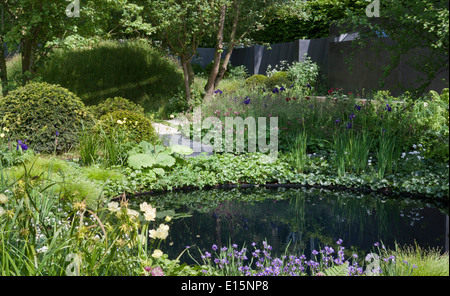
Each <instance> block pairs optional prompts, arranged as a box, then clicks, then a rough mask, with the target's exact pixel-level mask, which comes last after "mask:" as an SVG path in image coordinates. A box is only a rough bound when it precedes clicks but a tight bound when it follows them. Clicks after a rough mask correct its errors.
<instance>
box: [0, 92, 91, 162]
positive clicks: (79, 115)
mask: <svg viewBox="0 0 450 296" xmlns="http://www.w3.org/2000/svg"><path fill="white" fill-rule="evenodd" d="M0 120H1V122H2V124H1V125H2V126H3V127H7V128H9V130H10V135H11V139H17V140H22V141H23V140H25V139H26V140H27V144H28V146H30V147H31V148H32V149H33V150H35V151H36V152H46V153H52V152H54V151H56V152H63V151H67V150H69V149H70V148H71V147H73V146H74V145H75V144H76V143H77V141H78V134H79V132H80V130H81V125H82V121H85V122H90V121H92V115H91V114H90V113H89V111H88V110H87V109H86V107H85V106H84V104H83V102H82V101H81V100H80V99H79V98H78V97H77V96H76V95H74V94H73V93H71V92H70V91H68V90H67V89H65V88H63V87H61V86H59V85H51V84H48V83H29V84H27V85H26V86H24V87H20V88H18V89H16V90H15V91H12V92H11V93H10V94H9V95H8V96H7V97H5V98H4V99H2V100H1V101H0ZM57 133H58V135H57Z"/></svg>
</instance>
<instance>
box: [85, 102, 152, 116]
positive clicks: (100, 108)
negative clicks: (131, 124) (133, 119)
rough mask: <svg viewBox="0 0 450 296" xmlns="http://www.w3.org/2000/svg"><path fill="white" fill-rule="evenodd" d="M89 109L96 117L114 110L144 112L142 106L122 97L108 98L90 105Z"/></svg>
mask: <svg viewBox="0 0 450 296" xmlns="http://www.w3.org/2000/svg"><path fill="white" fill-rule="evenodd" d="M90 110H91V112H92V114H93V115H94V116H95V117H96V118H100V117H101V116H103V115H105V114H107V113H111V112H114V111H121V110H123V111H133V112H136V113H140V114H144V108H142V107H141V106H139V105H137V104H136V103H133V102H131V101H129V100H128V99H125V98H122V97H114V98H108V99H106V100H105V101H103V102H101V103H100V104H98V105H95V106H91V107H90Z"/></svg>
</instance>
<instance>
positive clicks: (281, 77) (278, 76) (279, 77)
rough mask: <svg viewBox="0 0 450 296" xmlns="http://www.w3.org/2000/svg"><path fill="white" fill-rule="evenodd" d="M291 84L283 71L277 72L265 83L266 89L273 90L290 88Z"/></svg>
mask: <svg viewBox="0 0 450 296" xmlns="http://www.w3.org/2000/svg"><path fill="white" fill-rule="evenodd" d="M291 84H292V83H291V81H290V80H289V79H288V73H287V72H285V71H278V72H276V73H274V74H273V75H272V76H270V77H269V78H268V79H267V81H266V87H267V88H268V89H273V88H275V87H277V86H278V87H280V86H285V87H286V86H290V85H291Z"/></svg>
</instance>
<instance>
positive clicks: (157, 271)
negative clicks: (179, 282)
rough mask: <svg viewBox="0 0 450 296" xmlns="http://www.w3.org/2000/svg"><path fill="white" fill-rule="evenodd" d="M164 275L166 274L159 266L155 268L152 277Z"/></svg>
mask: <svg viewBox="0 0 450 296" xmlns="http://www.w3.org/2000/svg"><path fill="white" fill-rule="evenodd" d="M163 275H164V272H163V270H162V268H161V267H158V266H157V267H153V269H152V276H163Z"/></svg>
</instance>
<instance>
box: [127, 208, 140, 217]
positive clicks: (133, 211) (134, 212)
mask: <svg viewBox="0 0 450 296" xmlns="http://www.w3.org/2000/svg"><path fill="white" fill-rule="evenodd" d="M127 214H128V216H130V218H138V217H139V212H138V211H135V210H131V209H127Z"/></svg>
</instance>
